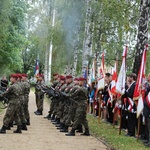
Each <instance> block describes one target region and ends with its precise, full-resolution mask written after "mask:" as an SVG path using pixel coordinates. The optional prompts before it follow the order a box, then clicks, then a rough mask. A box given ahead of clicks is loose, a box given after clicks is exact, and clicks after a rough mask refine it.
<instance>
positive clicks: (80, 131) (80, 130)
mask: <svg viewBox="0 0 150 150" xmlns="http://www.w3.org/2000/svg"><path fill="white" fill-rule="evenodd" d="M76 132H77V133H83V128H82V125H81V124H80V125H78V127H77V131H76Z"/></svg>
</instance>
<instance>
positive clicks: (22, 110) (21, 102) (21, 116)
mask: <svg viewBox="0 0 150 150" xmlns="http://www.w3.org/2000/svg"><path fill="white" fill-rule="evenodd" d="M24 108H25V98H24V96H20V112H19V114H20V119H21V123H26V118H25V111H24Z"/></svg>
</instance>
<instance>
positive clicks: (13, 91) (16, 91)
mask: <svg viewBox="0 0 150 150" xmlns="http://www.w3.org/2000/svg"><path fill="white" fill-rule="evenodd" d="M21 93H22V89H21V87H20V86H19V85H18V83H14V84H12V85H11V86H10V87H9V88H8V90H7V91H5V92H4V93H2V94H1V97H3V96H7V97H9V103H17V102H19V101H20V100H19V96H20V94H21Z"/></svg>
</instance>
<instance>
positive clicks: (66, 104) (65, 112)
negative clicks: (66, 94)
mask: <svg viewBox="0 0 150 150" xmlns="http://www.w3.org/2000/svg"><path fill="white" fill-rule="evenodd" d="M69 108H70V105H69V104H68V103H65V104H64V110H63V114H62V119H61V122H62V123H64V124H65V122H66V120H67V119H68V116H69Z"/></svg>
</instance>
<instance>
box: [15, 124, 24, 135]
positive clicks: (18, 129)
mask: <svg viewBox="0 0 150 150" xmlns="http://www.w3.org/2000/svg"><path fill="white" fill-rule="evenodd" d="M14 133H22V131H21V125H17V130H15V131H14Z"/></svg>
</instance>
